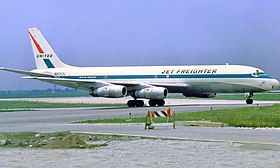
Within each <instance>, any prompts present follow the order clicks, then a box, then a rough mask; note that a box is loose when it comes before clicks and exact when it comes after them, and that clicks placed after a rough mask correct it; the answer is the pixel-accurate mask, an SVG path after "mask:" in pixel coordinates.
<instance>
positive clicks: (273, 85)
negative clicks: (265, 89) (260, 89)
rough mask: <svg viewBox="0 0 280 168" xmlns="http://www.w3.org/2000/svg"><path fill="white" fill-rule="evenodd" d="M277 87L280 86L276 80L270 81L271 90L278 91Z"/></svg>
mask: <svg viewBox="0 0 280 168" xmlns="http://www.w3.org/2000/svg"><path fill="white" fill-rule="evenodd" d="M279 85H280V83H279V81H278V80H276V79H273V80H272V81H271V87H272V89H278V88H279Z"/></svg>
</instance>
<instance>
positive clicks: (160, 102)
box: [157, 99, 165, 106]
mask: <svg viewBox="0 0 280 168" xmlns="http://www.w3.org/2000/svg"><path fill="white" fill-rule="evenodd" d="M164 104H165V101H164V100H163V99H161V100H158V101H157V105H158V106H164Z"/></svg>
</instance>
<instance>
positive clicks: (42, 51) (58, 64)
mask: <svg viewBox="0 0 280 168" xmlns="http://www.w3.org/2000/svg"><path fill="white" fill-rule="evenodd" d="M28 34H29V37H30V40H31V45H32V49H33V54H34V58H35V62H36V66H37V69H47V68H66V67H70V66H69V65H67V64H64V63H63V62H62V61H60V59H59V58H58V56H57V55H56V54H55V52H54V51H53V49H52V48H51V46H50V45H49V43H48V42H47V40H46V39H45V38H44V36H43V35H42V33H41V32H40V31H39V30H38V29H37V28H30V29H28Z"/></svg>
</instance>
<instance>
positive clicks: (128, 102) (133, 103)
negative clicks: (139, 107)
mask: <svg viewBox="0 0 280 168" xmlns="http://www.w3.org/2000/svg"><path fill="white" fill-rule="evenodd" d="M127 106H128V107H135V106H136V102H135V101H134V100H128V101H127Z"/></svg>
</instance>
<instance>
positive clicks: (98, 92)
mask: <svg viewBox="0 0 280 168" xmlns="http://www.w3.org/2000/svg"><path fill="white" fill-rule="evenodd" d="M89 94H90V95H92V96H93V97H108V98H119V97H124V96H126V94H127V89H126V87H124V86H119V85H112V86H103V87H100V88H97V89H93V90H91V91H90V93H89Z"/></svg>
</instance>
